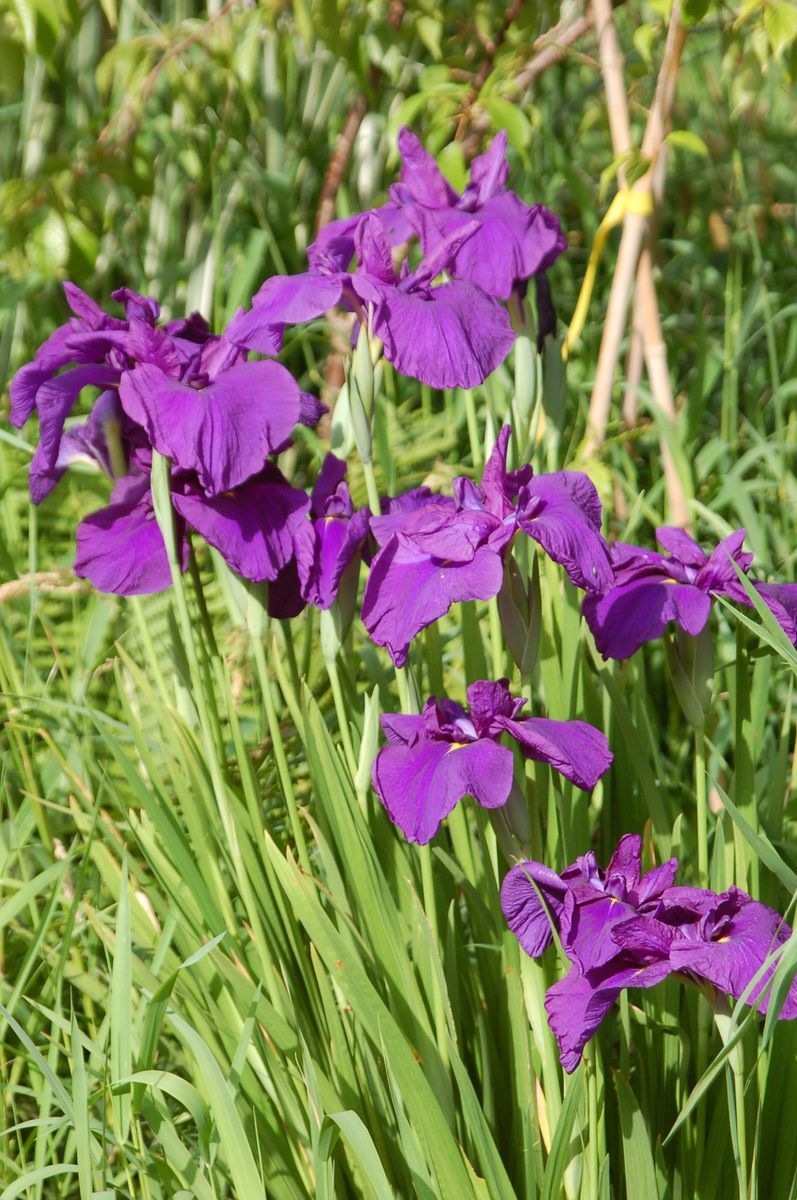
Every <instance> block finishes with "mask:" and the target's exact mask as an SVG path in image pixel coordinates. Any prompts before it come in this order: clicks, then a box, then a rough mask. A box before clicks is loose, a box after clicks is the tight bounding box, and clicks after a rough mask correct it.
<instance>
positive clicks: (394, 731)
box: [380, 713, 426, 746]
mask: <svg viewBox="0 0 797 1200" xmlns="http://www.w3.org/2000/svg"><path fill="white" fill-rule="evenodd" d="M380 721H381V723H382V730H383V732H384V735H385V737H386V738H387V740H388V741H389V742H390V744H391V746H411V745H412V744H413V743H414V742H417V740H418V738H422V737H424V735H425V733H426V722H425V721H424V719H423V717H422V716H420V715H418V714H416V713H383V714H382V716H381V717H380Z"/></svg>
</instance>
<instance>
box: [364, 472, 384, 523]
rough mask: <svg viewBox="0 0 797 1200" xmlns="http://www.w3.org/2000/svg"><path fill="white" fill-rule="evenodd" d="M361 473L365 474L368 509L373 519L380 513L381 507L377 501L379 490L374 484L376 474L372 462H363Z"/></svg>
mask: <svg viewBox="0 0 797 1200" xmlns="http://www.w3.org/2000/svg"><path fill="white" fill-rule="evenodd" d="M363 472H364V474H365V489H366V492H367V493H368V507H369V508H370V510H371V512H372V513H373V515H374V516H375V517H378V516H380V515H381V513H382V505H381V503H380V501H379V488H378V487H377V484H376V472H375V471H374V464H373V460H372V459H369V460H368V461H367V462H366V461H365V460H363Z"/></svg>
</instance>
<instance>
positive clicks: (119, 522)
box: [74, 477, 189, 596]
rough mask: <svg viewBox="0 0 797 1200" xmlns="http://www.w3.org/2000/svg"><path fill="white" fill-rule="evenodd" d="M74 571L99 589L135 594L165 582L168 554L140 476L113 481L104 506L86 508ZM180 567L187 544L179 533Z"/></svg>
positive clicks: (145, 483)
mask: <svg viewBox="0 0 797 1200" xmlns="http://www.w3.org/2000/svg"><path fill="white" fill-rule="evenodd" d="M76 540H77V557H76V559H75V568H74V570H75V574H76V575H77V576H78V577H79V578H80V579H88V580H90V581H91V583H93V584H94V586H95V587H96V588H97V589H98V590H99V591H101V592H110V593H112V594H113V595H116V596H139V595H147V594H149V593H151V592H161V591H163V590H164V588H167V587H169V586H170V584H171V581H172V579H171V572H170V570H169V559H168V556H167V554H166V547H165V545H164V542H163V537H162V535H161V531H160V529H159V528H158V522H157V521H156V519H155V512H154V509H153V507H152V497H151V495H150V492H149V480H148V479H147V478H146V477H143V478H140V479H134V478H131V477H127V478H125V479H123V480H120V481H119V484H117V486H116V488H115V489H114V491H113V493H112V495H111V503H110V504H109V505H108V507H107V508H101V509H100V510H99V511H98V512H95V513H91V515H90V516H88V517H86V519H85V520H84V521H81V523H80V525H79V526H78V528H77V539H76ZM181 547H182V557H183V564H182V565H183V570H185V568H186V567H187V565H188V553H189V548H188V543H187V542H186V541H185V538H184V537H182V536H181Z"/></svg>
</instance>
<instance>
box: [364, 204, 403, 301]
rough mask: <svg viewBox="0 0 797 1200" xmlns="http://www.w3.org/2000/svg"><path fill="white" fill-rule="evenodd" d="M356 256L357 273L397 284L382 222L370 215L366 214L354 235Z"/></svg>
mask: <svg viewBox="0 0 797 1200" xmlns="http://www.w3.org/2000/svg"><path fill="white" fill-rule="evenodd" d="M354 248H355V251H356V254H357V259H358V266H357V271H358V272H360V271H364V272H365V274H366V275H372V276H373V277H374V278H375V279H378V280H380V281H381V282H382V283H387V284H390V285H393V284H395V283H397V282H398V280H397V276H396V270H395V267H394V266H393V255H392V254H391V253H390V243H389V242H388V240H387V236H386V234H385V231H384V228H383V226H382V222H381V221H380V220H379V218H378V217H377V216H375V215H373V214H372V213H366V215H365V216H364V217H363V219H362V220H361V221H360V223H359V225H358V226H357V229H356V231H355V235H354Z"/></svg>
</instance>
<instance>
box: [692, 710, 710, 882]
mask: <svg viewBox="0 0 797 1200" xmlns="http://www.w3.org/2000/svg"><path fill="white" fill-rule="evenodd" d="M695 802H696V806H697V875H698V880H697V882H698V884H699V886H700V887H708V800H707V795H706V734H705V728H703V729H696V730H695Z"/></svg>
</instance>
